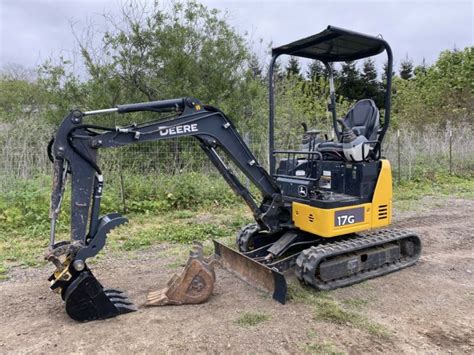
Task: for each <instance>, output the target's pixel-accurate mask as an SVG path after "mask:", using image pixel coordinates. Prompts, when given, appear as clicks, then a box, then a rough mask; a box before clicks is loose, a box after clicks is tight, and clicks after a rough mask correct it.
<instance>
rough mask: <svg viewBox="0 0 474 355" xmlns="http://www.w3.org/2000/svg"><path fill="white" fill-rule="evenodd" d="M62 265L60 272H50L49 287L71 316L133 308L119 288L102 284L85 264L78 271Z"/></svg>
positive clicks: (112, 313)
mask: <svg viewBox="0 0 474 355" xmlns="http://www.w3.org/2000/svg"><path fill="white" fill-rule="evenodd" d="M65 266H66V267H65V269H64V270H63V272H61V273H60V274H58V273H54V274H53V275H51V277H50V278H49V280H50V281H51V289H52V290H56V291H58V292H60V293H61V296H62V298H63V300H64V302H65V308H66V313H67V314H68V315H69V317H71V318H72V319H74V320H77V321H91V320H96V319H106V318H111V317H115V316H118V315H120V314H124V313H129V312H134V311H136V310H137V308H136V307H135V306H134V305H133V303H132V302H131V301H130V300H129V299H128V297H127V295H125V294H124V293H123V292H122V291H119V290H116V289H110V288H104V287H103V286H102V285H101V284H100V282H99V281H98V280H97V279H96V278H95V276H94V275H93V274H92V272H91V271H90V270H89V269H88V268H87V266H85V268H84V270H82V271H76V270H74V268H73V267H71V266H70V265H65Z"/></svg>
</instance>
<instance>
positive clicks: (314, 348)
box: [300, 341, 347, 355]
mask: <svg viewBox="0 0 474 355" xmlns="http://www.w3.org/2000/svg"><path fill="white" fill-rule="evenodd" d="M300 349H301V350H302V351H303V352H305V353H310V354H321V355H344V354H347V353H346V352H344V351H342V350H340V349H338V348H337V347H336V346H335V345H334V344H331V343H330V342H328V341H321V342H317V343H306V344H304V345H302V346H300Z"/></svg>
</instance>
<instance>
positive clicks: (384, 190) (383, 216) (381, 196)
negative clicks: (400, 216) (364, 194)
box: [372, 159, 392, 228]
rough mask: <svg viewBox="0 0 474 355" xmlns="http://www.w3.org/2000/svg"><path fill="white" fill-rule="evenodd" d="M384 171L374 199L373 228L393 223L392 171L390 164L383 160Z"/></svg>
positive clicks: (378, 181) (381, 173) (381, 171)
mask: <svg viewBox="0 0 474 355" xmlns="http://www.w3.org/2000/svg"><path fill="white" fill-rule="evenodd" d="M381 162H382V169H381V170H380V174H379V179H378V180H377V185H376V186H375V191H374V196H373V198H372V205H373V206H374V208H373V210H372V221H373V223H372V228H379V227H384V226H388V225H389V224H390V223H392V169H391V167H390V162H389V161H388V160H386V159H382V160H381Z"/></svg>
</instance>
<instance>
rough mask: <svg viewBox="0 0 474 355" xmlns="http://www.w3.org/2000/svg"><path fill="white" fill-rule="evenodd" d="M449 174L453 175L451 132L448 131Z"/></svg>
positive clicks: (450, 130)
mask: <svg viewBox="0 0 474 355" xmlns="http://www.w3.org/2000/svg"><path fill="white" fill-rule="evenodd" d="M449 174H450V175H452V174H453V130H452V129H449Z"/></svg>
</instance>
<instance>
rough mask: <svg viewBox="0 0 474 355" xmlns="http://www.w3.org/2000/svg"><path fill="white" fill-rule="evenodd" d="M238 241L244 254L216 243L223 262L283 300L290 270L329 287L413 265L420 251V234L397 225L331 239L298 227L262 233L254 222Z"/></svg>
mask: <svg viewBox="0 0 474 355" xmlns="http://www.w3.org/2000/svg"><path fill="white" fill-rule="evenodd" d="M237 245H238V247H239V250H240V253H238V252H236V251H232V250H231V249H228V248H227V247H225V246H223V245H221V244H219V243H216V253H217V254H218V255H219V256H220V257H221V259H222V264H223V266H224V267H226V268H228V269H229V270H231V271H233V272H235V273H236V274H238V275H239V276H241V278H243V279H244V280H246V281H249V282H250V283H252V284H253V285H255V286H257V287H259V286H260V288H262V289H264V290H266V291H270V292H273V298H274V299H276V300H277V301H279V302H281V303H285V300H286V281H285V278H284V276H283V273H285V272H287V271H289V270H290V269H294V272H295V274H296V277H297V278H298V279H299V280H300V281H302V282H303V283H305V284H307V285H309V286H312V287H314V288H315V289H317V290H325V291H326V290H332V289H336V288H339V287H344V286H349V285H353V284H355V283H358V282H361V281H365V280H368V279H371V278H374V277H378V276H382V275H385V274H388V273H391V272H394V271H397V270H400V269H403V268H405V267H408V266H411V265H413V264H415V263H416V262H417V260H418V259H419V257H420V254H421V241H420V238H419V237H418V236H417V235H416V234H414V233H412V232H410V231H406V230H398V229H379V230H374V231H368V232H363V233H353V234H351V235H345V236H341V237H336V238H330V239H328V238H319V237H317V236H314V235H310V234H308V233H304V232H302V231H297V230H290V231H286V232H284V233H280V234H278V235H268V234H265V233H259V232H258V228H257V226H256V225H255V224H251V225H248V226H246V227H244V228H243V229H242V230H241V231H240V233H239V234H238V235H237ZM248 264H249V265H248ZM241 265H243V266H241ZM248 266H251V267H248ZM246 270H254V271H253V272H252V274H251V275H245V274H243V272H242V271H244V273H245V271H246Z"/></svg>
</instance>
